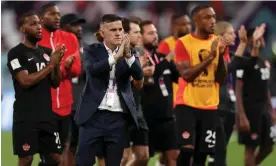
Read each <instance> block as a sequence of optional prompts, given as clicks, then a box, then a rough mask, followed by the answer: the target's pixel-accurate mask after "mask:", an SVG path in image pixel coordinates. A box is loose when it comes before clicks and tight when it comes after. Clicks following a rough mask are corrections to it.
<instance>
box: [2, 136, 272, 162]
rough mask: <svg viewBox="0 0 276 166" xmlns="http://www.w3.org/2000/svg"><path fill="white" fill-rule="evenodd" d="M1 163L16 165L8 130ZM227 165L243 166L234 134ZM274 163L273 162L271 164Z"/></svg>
mask: <svg viewBox="0 0 276 166" xmlns="http://www.w3.org/2000/svg"><path fill="white" fill-rule="evenodd" d="M1 133H2V136H1V137H2V142H1V152H2V153H1V154H2V156H1V158H2V160H1V163H2V166H16V165H17V164H16V163H17V157H16V156H14V155H13V149H12V137H11V133H10V132H1ZM274 149H275V151H274V152H273V153H272V154H270V156H269V157H268V158H267V159H266V160H265V161H264V162H263V163H262V164H261V166H274V165H276V164H275V163H276V146H274ZM227 158H228V165H229V166H243V147H242V146H240V145H238V144H237V141H236V139H235V136H233V139H232V140H231V142H230V144H229V147H228V156H227ZM156 159H157V156H155V157H154V158H153V159H151V160H150V162H149V166H154V163H155V160H156ZM37 163H38V157H37V156H36V157H35V159H34V162H33V166H37ZM273 163H274V164H273Z"/></svg>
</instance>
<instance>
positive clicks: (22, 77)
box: [15, 46, 65, 88]
mask: <svg viewBox="0 0 276 166" xmlns="http://www.w3.org/2000/svg"><path fill="white" fill-rule="evenodd" d="M64 51H65V47H64V46H63V47H60V48H58V49H57V50H56V51H54V52H53V53H52V55H51V60H50V63H49V64H48V65H47V66H46V67H45V68H43V69H42V70H41V71H39V72H36V73H32V74H29V72H28V71H27V70H23V71H20V72H18V73H17V74H16V76H15V79H16V80H17V81H18V82H19V84H20V85H21V86H22V87H24V88H29V87H31V86H33V85H35V84H37V83H38V82H40V81H41V80H42V79H44V78H45V77H46V76H47V75H48V74H50V73H51V72H52V71H53V70H54V68H55V66H56V65H57V64H58V63H59V62H60V60H61V58H62V56H63V52H64Z"/></svg>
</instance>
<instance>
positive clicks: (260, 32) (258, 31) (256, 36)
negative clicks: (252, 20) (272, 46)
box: [253, 23, 266, 42]
mask: <svg viewBox="0 0 276 166" xmlns="http://www.w3.org/2000/svg"><path fill="white" fill-rule="evenodd" d="M265 28H266V24H264V23H263V24H261V25H260V26H257V27H256V29H255V31H254V32H253V42H254V41H258V40H260V39H261V38H262V37H263V35H264V33H265Z"/></svg>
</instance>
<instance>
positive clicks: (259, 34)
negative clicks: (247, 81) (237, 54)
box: [251, 24, 266, 56]
mask: <svg viewBox="0 0 276 166" xmlns="http://www.w3.org/2000/svg"><path fill="white" fill-rule="evenodd" d="M265 27H266V25H265V24H261V25H260V26H257V27H256V29H255V31H254V33H253V48H252V50H251V56H259V55H260V49H261V45H262V38H263V35H264V33H265Z"/></svg>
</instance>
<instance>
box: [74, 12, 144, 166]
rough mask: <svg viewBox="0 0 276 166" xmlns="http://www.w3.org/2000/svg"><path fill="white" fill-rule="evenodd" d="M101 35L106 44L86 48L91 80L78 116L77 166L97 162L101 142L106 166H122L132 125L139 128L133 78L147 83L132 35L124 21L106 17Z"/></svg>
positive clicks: (85, 55) (114, 17)
mask: <svg viewBox="0 0 276 166" xmlns="http://www.w3.org/2000/svg"><path fill="white" fill-rule="evenodd" d="M100 34H101V36H102V37H103V38H104V42H103V43H96V44H92V45H90V46H88V47H86V48H85V49H84V61H83V66H84V69H85V70H86V78H87V80H86V84H85V87H84V90H83V93H82V95H81V101H80V104H79V107H78V110H77V113H76V117H75V120H76V123H77V124H78V125H80V131H79V148H78V151H77V161H76V162H77V166H91V165H93V164H94V163H95V152H96V147H97V146H96V145H97V143H98V142H100V141H103V142H104V152H105V157H106V158H105V163H106V166H119V165H120V161H121V158H122V153H123V148H124V147H123V146H122V144H123V143H122V142H121V141H122V140H124V139H123V138H122V137H124V133H125V131H126V127H127V125H128V122H133V123H135V124H136V126H138V124H137V114H136V108H135V102H134V98H133V94H132V90H131V83H130V77H131V76H132V78H133V79H134V80H136V81H138V83H140V84H143V71H142V68H141V66H140V64H139V62H138V60H137V59H136V58H135V56H133V55H132V54H131V52H130V41H129V36H128V35H124V31H123V27H122V21H121V18H120V17H118V16H116V15H113V14H107V15H104V16H103V17H102V20H101V27H100ZM129 120H130V121H129Z"/></svg>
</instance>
